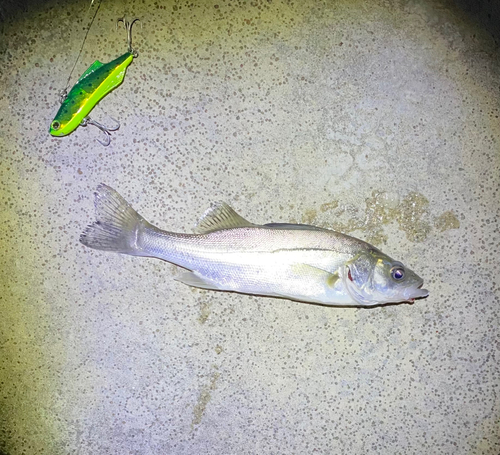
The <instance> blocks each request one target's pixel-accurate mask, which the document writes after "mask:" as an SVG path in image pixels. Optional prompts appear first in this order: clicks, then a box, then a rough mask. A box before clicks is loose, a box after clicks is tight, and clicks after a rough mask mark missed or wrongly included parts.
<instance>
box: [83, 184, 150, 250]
mask: <svg viewBox="0 0 500 455" xmlns="http://www.w3.org/2000/svg"><path fill="white" fill-rule="evenodd" d="M94 206H95V214H96V218H97V220H96V221H95V222H94V223H93V224H91V225H89V226H87V228H86V229H85V231H84V232H83V233H82V234H81V236H80V242H81V243H83V244H84V245H85V246H88V247H90V248H94V249H96V250H105V251H114V252H116V253H124V254H131V255H133V256H142V254H141V248H140V247H139V246H138V244H137V240H138V237H139V230H140V229H141V227H144V226H148V225H149V223H148V222H147V221H146V220H145V219H144V218H143V217H142V216H141V215H139V214H138V213H137V212H136V211H135V210H134V209H133V208H132V207H131V206H130V205H129V203H128V202H127V201H126V200H125V199H123V197H121V196H120V195H119V194H118V192H116V191H115V190H114V189H113V188H111V187H109V186H107V185H104V184H103V183H101V184H100V185H99V186H98V187H97V190H96V192H95V200H94Z"/></svg>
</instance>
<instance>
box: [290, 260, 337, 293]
mask: <svg viewBox="0 0 500 455" xmlns="http://www.w3.org/2000/svg"><path fill="white" fill-rule="evenodd" d="M293 271H294V272H295V273H297V275H301V276H305V277H306V278H307V279H308V280H314V281H316V282H319V283H324V284H325V285H326V286H328V287H331V288H333V287H334V286H335V284H336V283H337V281H338V279H339V272H335V273H331V272H327V271H326V270H323V269H319V268H318V267H314V266H313V265H309V264H296V265H295V266H293Z"/></svg>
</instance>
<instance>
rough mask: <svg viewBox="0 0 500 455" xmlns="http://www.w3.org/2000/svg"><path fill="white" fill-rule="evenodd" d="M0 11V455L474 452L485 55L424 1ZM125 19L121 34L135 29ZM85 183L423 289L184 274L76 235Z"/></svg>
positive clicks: (485, 244)
mask: <svg viewBox="0 0 500 455" xmlns="http://www.w3.org/2000/svg"><path fill="white" fill-rule="evenodd" d="M39 3H40V4H39V5H37V4H36V3H35V2H33V4H31V3H24V4H23V7H22V8H21V9H18V10H17V12H16V11H15V10H13V9H12V8H11V9H9V10H7V9H5V10H3V11H1V12H2V17H3V24H2V25H1V31H2V37H1V40H0V51H1V53H2V54H1V57H0V59H1V60H0V87H1V91H0V107H1V111H2V115H1V116H0V132H1V136H0V204H1V207H2V208H1V211H0V251H1V255H0V264H1V266H0V270H1V276H0V315H1V318H0V453H2V454H4V455H5V454H9V455H14V454H21V453H22V454H42V453H45V454H70V453H71V454H278V453H280V454H306V453H321V454H341V453H349V454H374V453H378V454H438V453H439V454H498V453H500V442H499V441H500V438H499V437H500V426H499V419H500V398H499V397H500V390H499V387H500V380H499V363H498V362H499V361H500V352H499V350H500V339H499V314H500V307H499V291H500V290H499V279H498V267H499V259H498V257H499V243H500V234H499V220H498V215H499V207H500V204H499V196H500V194H499V190H500V185H499V183H500V177H499V175H500V174H499V172H500V127H499V108H500V94H499V82H498V81H499V75H500V63H499V62H500V59H499V52H498V48H496V47H495V42H494V39H493V38H492V37H491V36H490V35H489V34H488V33H487V32H486V31H484V30H483V29H482V26H481V25H478V24H479V22H477V23H476V22H475V19H473V18H471V17H470V16H468V15H467V14H466V13H465V12H464V11H463V10H461V9H459V8H457V7H455V6H453V4H451V3H447V2H440V1H430V0H429V1H426V0H421V1H387V0H376V1H373V2H361V1H347V0H343V1H313V0H306V1H296V2H285V1H282V2H280V1H262V0H254V1H250V0H247V1H230V0H214V1H203V2H202V1H199V2H189V1H188V2H177V1H169V2H160V1H153V0H144V1H138V0H128V1H125V0H123V1H111V0H109V1H107V0H103V1H102V4H101V6H100V9H99V11H98V14H97V16H96V19H95V22H94V23H93V25H92V27H91V29H90V31H89V33H88V37H87V40H86V42H85V44H84V46H83V51H82V54H81V56H80V58H79V60H78V63H77V65H76V68H75V71H74V72H73V73H72V76H71V82H70V85H72V84H74V83H75V82H76V80H77V78H78V76H79V75H80V74H82V73H83V71H84V70H85V69H86V68H87V67H88V66H89V65H90V64H91V63H92V62H93V61H94V60H95V59H99V60H100V61H102V62H108V61H110V60H112V59H114V58H115V57H117V56H118V55H121V54H122V53H123V52H125V50H126V36H125V33H124V31H123V29H120V30H119V31H116V29H115V21H116V19H117V18H118V17H120V16H122V15H123V14H127V15H128V16H130V17H132V16H138V17H140V19H141V22H140V23H136V25H135V28H134V31H133V38H134V46H135V48H136V49H137V50H138V51H139V53H140V55H139V57H138V58H137V59H136V60H135V61H134V62H133V63H132V65H131V66H130V67H129V69H128V72H127V75H126V78H125V80H124V82H123V84H122V85H121V86H120V87H118V88H117V89H116V90H115V91H113V92H112V93H111V94H109V95H108V96H107V97H106V98H105V99H104V100H102V101H101V102H100V103H99V105H98V106H97V107H96V108H95V109H94V111H93V112H92V117H93V118H94V119H95V120H97V121H100V122H102V123H104V124H106V123H112V120H111V119H110V118H116V119H118V120H119V121H120V123H121V127H120V129H119V131H117V132H115V133H113V135H112V141H111V145H110V146H109V147H103V146H101V145H99V144H98V143H97V142H95V141H94V139H95V138H96V137H99V134H98V133H99V131H98V130H97V129H95V128H93V127H87V128H83V127H80V128H78V129H77V130H76V131H75V132H74V133H72V134H71V135H70V136H68V137H65V138H54V137H51V136H50V135H49V134H48V127H49V124H50V122H51V120H52V118H53V117H54V115H55V114H56V112H57V109H58V91H59V90H61V89H62V88H64V87H65V84H66V81H67V79H68V76H69V75H70V73H71V69H72V67H73V64H74V62H75V60H76V59H77V56H78V52H79V50H80V47H81V45H82V42H83V39H84V37H85V33H86V30H87V27H88V24H89V19H90V17H91V16H92V14H93V12H94V11H95V8H96V7H97V2H95V5H94V6H93V7H92V8H91V9H90V10H89V4H90V1H88V0H86V1H78V2H70V1H69V2H54V1H48V2H39ZM141 25H142V28H141ZM100 182H104V183H107V184H108V185H111V186H112V187H114V188H115V189H117V190H118V191H119V192H120V193H121V194H122V195H123V196H124V197H126V198H127V199H128V200H129V201H130V203H131V204H132V205H133V206H134V207H135V208H136V209H137V210H138V211H139V212H140V213H141V214H143V215H144V216H145V217H146V218H147V219H148V220H149V221H151V222H153V223H155V224H157V225H158V226H159V227H162V228H164V229H170V230H174V231H179V232H191V229H192V226H193V225H194V223H195V222H196V220H197V219H198V218H199V216H200V215H201V214H202V213H203V212H204V210H205V209H206V208H207V207H208V206H209V204H210V202H211V201H217V200H225V201H226V202H228V203H229V204H231V205H232V206H233V207H234V208H235V209H236V210H237V211H238V212H240V213H241V214H242V215H243V216H244V217H246V218H248V219H249V220H251V221H254V222H257V223H266V222H272V221H288V222H290V221H292V222H305V223H310V224H315V225H318V226H322V227H331V228H335V229H339V230H342V231H343V232H348V233H350V234H352V235H354V236H357V237H359V238H362V239H364V240H368V241H370V242H372V243H373V244H375V245H377V246H378V247H380V248H381V249H382V250H383V251H384V252H386V253H387V254H389V255H391V256H393V257H395V258H396V259H400V260H402V261H403V262H405V263H406V264H407V265H408V266H410V267H411V268H412V269H413V270H415V271H416V272H417V273H418V274H419V275H420V276H422V277H423V278H424V279H425V287H427V288H428V289H429V290H430V296H429V297H428V298H427V299H424V300H420V301H417V302H416V303H415V304H413V305H408V304H402V305H392V306H385V307H378V308H373V309H357V308H330V307H322V306H315V305H308V304H302V303H297V302H292V301H288V300H279V299H272V298H264V297H256V296H246V295H239V294H230V293H216V292H211V291H203V290H197V289H193V288H189V287H187V286H184V285H183V284H181V283H179V282H177V281H174V277H175V276H176V274H177V273H178V270H176V267H174V266H172V265H170V264H168V263H164V262H161V261H159V260H154V259H144V258H134V257H130V256H122V255H118V254H111V253H105V252H101V251H94V250H89V249H87V248H85V247H84V246H83V245H81V244H80V243H79V241H78V239H79V235H80V232H81V231H82V230H83V229H84V228H85V226H86V225H87V224H88V223H90V222H92V221H93V219H94V213H93V191H94V189H95V187H96V186H97V185H98V184H99V183H100Z"/></svg>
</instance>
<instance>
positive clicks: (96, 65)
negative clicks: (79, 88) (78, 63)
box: [78, 60, 104, 82]
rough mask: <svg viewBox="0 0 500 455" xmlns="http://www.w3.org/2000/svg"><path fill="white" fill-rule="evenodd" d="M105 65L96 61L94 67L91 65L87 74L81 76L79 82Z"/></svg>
mask: <svg viewBox="0 0 500 455" xmlns="http://www.w3.org/2000/svg"><path fill="white" fill-rule="evenodd" d="M103 65H104V63H101V62H100V61H99V60H96V61H95V62H94V63H92V65H90V66H89V67H88V68H87V69H86V70H85V72H84V73H83V74H82V75H81V76H80V79H78V82H80V81H81V80H83V79H85V78H86V77H87V76H88V75H89V74H90V73H93V72H94V71H95V70H96V69H98V68H100V67H101V66H103Z"/></svg>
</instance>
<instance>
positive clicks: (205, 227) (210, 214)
mask: <svg viewBox="0 0 500 455" xmlns="http://www.w3.org/2000/svg"><path fill="white" fill-rule="evenodd" d="M253 226H255V224H253V223H250V222H249V221H247V220H245V218H243V217H241V216H240V215H238V214H237V213H236V212H235V211H234V210H233V209H232V208H231V207H230V206H229V205H227V204H226V203H225V202H215V203H213V204H212V206H211V207H210V208H209V209H208V210H207V211H206V212H205V213H204V214H203V216H202V217H201V218H200V221H198V224H197V225H196V227H195V232H197V233H198V234H206V233H208V232H213V231H219V230H221V229H234V228H240V227H253Z"/></svg>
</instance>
